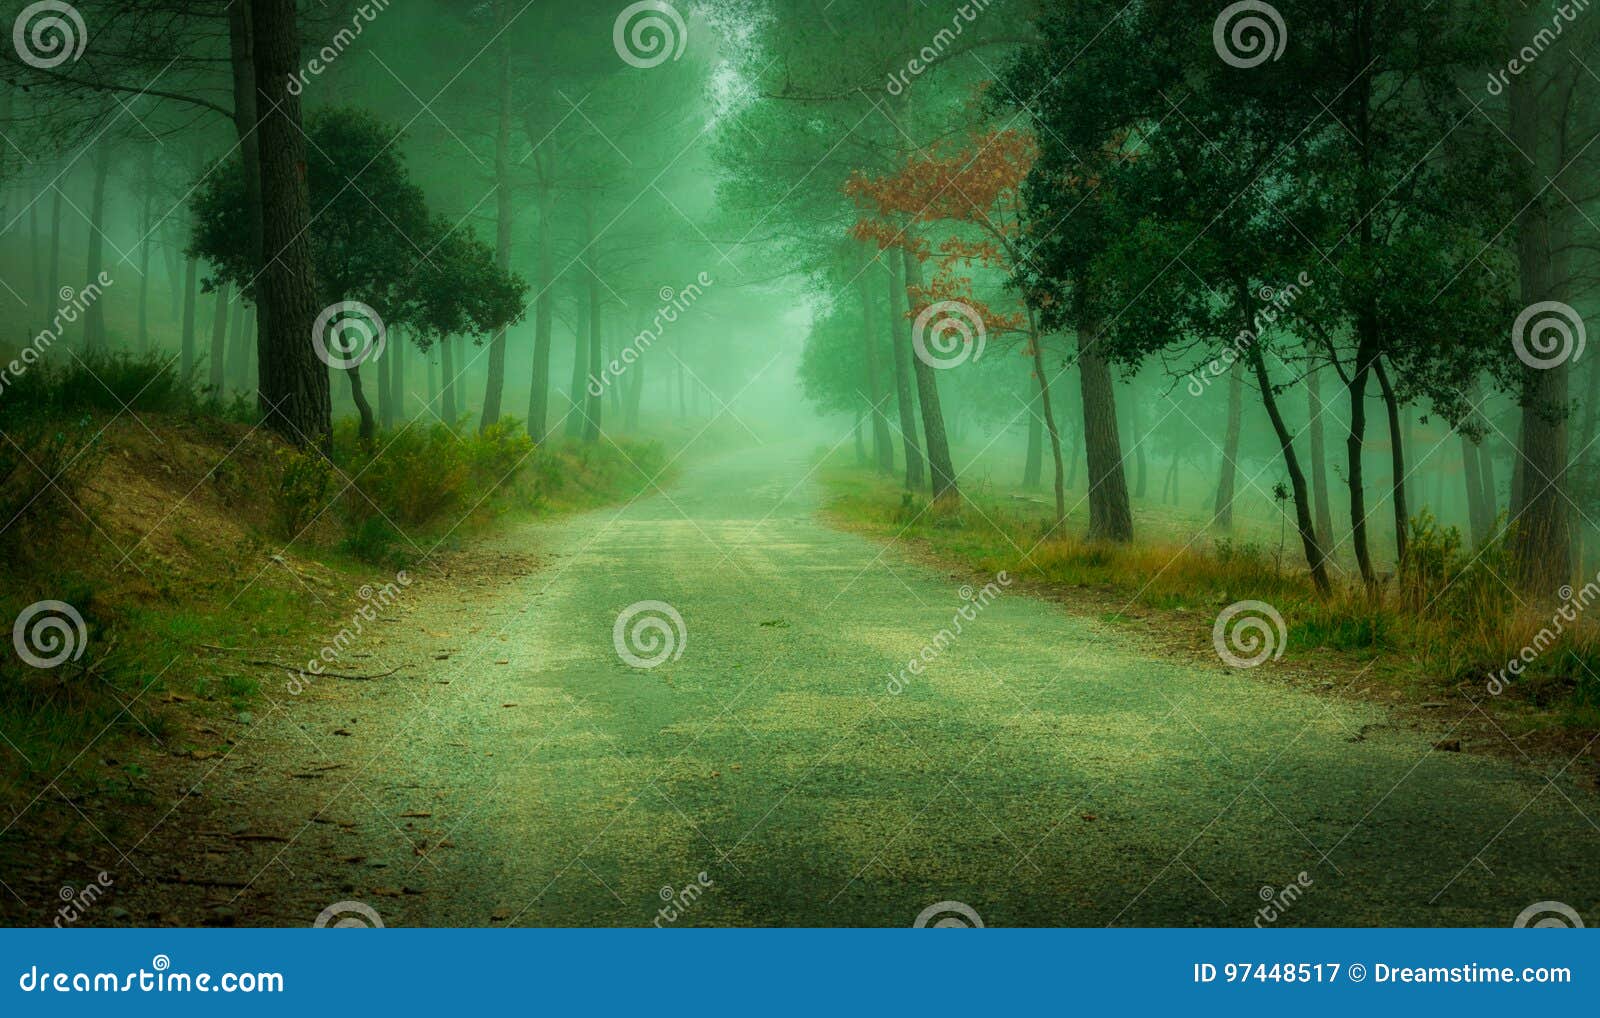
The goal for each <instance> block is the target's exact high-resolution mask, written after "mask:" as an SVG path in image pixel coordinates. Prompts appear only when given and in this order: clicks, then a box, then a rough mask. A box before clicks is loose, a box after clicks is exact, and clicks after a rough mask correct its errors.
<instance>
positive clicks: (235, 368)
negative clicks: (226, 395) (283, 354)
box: [226, 296, 250, 392]
mask: <svg viewBox="0 0 1600 1018" xmlns="http://www.w3.org/2000/svg"><path fill="white" fill-rule="evenodd" d="M249 320H250V313H249V309H248V308H247V307H246V305H245V302H244V298H243V297H242V296H241V297H239V298H238V299H237V300H235V301H234V302H233V324H232V325H231V326H229V335H231V336H232V337H233V340H232V342H230V343H229V344H228V364H227V372H226V374H227V377H228V381H229V384H230V385H231V386H232V387H233V389H234V390H235V391H236V392H243V391H245V390H246V389H248V388H249V387H250V362H249V357H250V333H249Z"/></svg>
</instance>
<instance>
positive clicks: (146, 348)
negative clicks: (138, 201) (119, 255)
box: [139, 149, 155, 357]
mask: <svg viewBox="0 0 1600 1018" xmlns="http://www.w3.org/2000/svg"><path fill="white" fill-rule="evenodd" d="M147 151H148V152H149V155H147V156H146V158H145V163H144V168H145V175H146V179H145V190H144V206H143V208H141V209H140V210H139V355H140V356H141V357H142V356H144V355H145V354H148V353H149V352H150V234H152V233H154V232H155V226H154V223H153V222H152V220H153V219H154V217H155V209H154V208H153V205H154V202H155V184H154V182H153V181H152V180H151V179H150V178H151V177H153V176H154V174H155V150H154V149H148V150H147Z"/></svg>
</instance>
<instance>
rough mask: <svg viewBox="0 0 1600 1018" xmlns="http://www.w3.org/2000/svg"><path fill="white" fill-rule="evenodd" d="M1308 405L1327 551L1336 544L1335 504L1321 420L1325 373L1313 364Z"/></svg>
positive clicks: (1314, 489)
mask: <svg viewBox="0 0 1600 1018" xmlns="http://www.w3.org/2000/svg"><path fill="white" fill-rule="evenodd" d="M1306 409H1307V412H1308V414H1309V421H1310V423H1309V428H1308V431H1309V434H1310V438H1311V495H1312V498H1313V499H1314V501H1315V502H1316V506H1317V540H1318V543H1319V544H1320V545H1321V546H1322V548H1323V550H1324V551H1327V550H1328V549H1331V548H1332V547H1333V505H1332V503H1331V502H1329V501H1328V443H1327V430H1326V429H1325V428H1324V427H1323V424H1322V414H1323V411H1324V409H1325V408H1324V407H1323V404H1322V373H1321V370H1320V369H1319V368H1312V369H1311V370H1310V372H1308V373H1307V374H1306Z"/></svg>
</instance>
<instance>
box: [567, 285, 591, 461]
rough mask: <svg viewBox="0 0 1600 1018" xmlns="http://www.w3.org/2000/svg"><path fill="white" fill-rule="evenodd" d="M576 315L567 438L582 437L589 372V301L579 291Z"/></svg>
mask: <svg viewBox="0 0 1600 1018" xmlns="http://www.w3.org/2000/svg"><path fill="white" fill-rule="evenodd" d="M577 305H578V309H577V314H576V316H575V317H576V319H577V328H576V329H575V330H573V335H572V385H571V388H570V389H569V390H568V392H569V393H570V395H569V396H568V400H569V401H570V402H571V403H572V408H571V409H570V410H568V411H567V437H568V438H582V437H583V416H584V404H585V403H587V402H588V399H589V397H588V396H587V395H585V389H586V385H585V384H584V373H585V372H587V371H588V370H589V300H588V293H587V292H586V291H579V294H578V301H577Z"/></svg>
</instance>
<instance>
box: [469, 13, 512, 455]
mask: <svg viewBox="0 0 1600 1018" xmlns="http://www.w3.org/2000/svg"><path fill="white" fill-rule="evenodd" d="M508 8H509V4H508V2H507V0H494V16H495V25H496V29H497V30H496V33H495V34H496V37H497V39H498V40H499V41H498V42H496V43H495V50H496V53H495V56H496V60H497V62H498V74H499V84H498V87H497V88H496V92H497V97H496V98H497V105H498V114H499V115H498V122H497V124H496V126H495V136H494V181H495V187H494V190H495V206H496V212H495V248H494V252H495V253H494V261H495V264H496V265H497V266H499V267H500V271H502V272H505V271H509V270H510V268H511V225H512V217H513V215H514V214H515V213H514V210H513V209H512V207H511V37H510V34H509V33H508V32H507V31H506V27H507V25H508V24H509V21H510V11H509V9H508ZM505 387H506V329H505V326H501V327H500V328H498V329H496V330H495V331H494V335H493V336H492V337H490V339H489V362H488V381H487V382H486V383H485V385H484V390H483V416H482V417H481V418H479V420H478V430H479V431H483V430H485V429H487V428H488V427H489V425H491V424H494V423H496V422H498V421H499V420H500V398H501V395H502V394H503V393H504V392H505Z"/></svg>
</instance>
